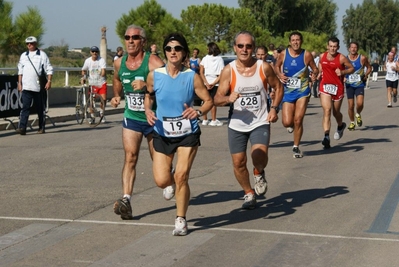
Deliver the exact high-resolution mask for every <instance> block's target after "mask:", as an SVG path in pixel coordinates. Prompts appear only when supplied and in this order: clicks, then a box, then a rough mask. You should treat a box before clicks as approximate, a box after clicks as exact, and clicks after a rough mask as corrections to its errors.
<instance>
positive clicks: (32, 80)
mask: <svg viewBox="0 0 399 267" xmlns="http://www.w3.org/2000/svg"><path fill="white" fill-rule="evenodd" d="M29 59H30V61H32V63H33V65H32V64H31V62H30V61H29ZM35 69H36V71H37V73H38V74H39V75H40V74H41V73H42V70H44V72H45V73H46V75H52V74H53V66H51V64H50V60H49V58H48V57H47V54H46V53H45V52H43V51H41V50H39V49H37V50H36V51H32V52H31V51H27V52H24V53H22V55H21V57H20V59H19V62H18V75H22V90H28V91H34V92H40V85H39V83H38V79H39V78H38V76H37V73H36V71H35Z"/></svg>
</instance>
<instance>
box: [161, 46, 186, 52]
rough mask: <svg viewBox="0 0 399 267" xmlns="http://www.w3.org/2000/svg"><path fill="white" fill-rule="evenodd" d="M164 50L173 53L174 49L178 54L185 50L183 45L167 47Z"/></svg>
mask: <svg viewBox="0 0 399 267" xmlns="http://www.w3.org/2000/svg"><path fill="white" fill-rule="evenodd" d="M164 49H165V51H166V52H172V49H173V50H175V51H176V52H181V51H183V50H184V47H183V46H181V45H175V46H170V45H168V46H165V48H164Z"/></svg>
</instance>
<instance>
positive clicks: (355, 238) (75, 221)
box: [0, 216, 399, 242]
mask: <svg viewBox="0 0 399 267" xmlns="http://www.w3.org/2000/svg"><path fill="white" fill-rule="evenodd" d="M0 219H3V220H22V221H54V222H71V223H88V224H113V225H132V226H153V227H167V228H170V229H172V228H173V227H174V225H170V224H158V223H137V222H129V221H119V222H113V221H98V220H70V219H52V218H25V217H2V216H0ZM188 228H189V229H207V230H211V231H227V232H246V233H259V234H275V235H291V236H304V237H319V238H331V239H350V240H368V241H384V242H399V239H397V238H378V237H362V236H343V235H326V234H312V233H299V232H287V231H272V230H260V229H241V228H225V227H219V228H212V227H203V226H201V227H197V226H192V225H189V226H188Z"/></svg>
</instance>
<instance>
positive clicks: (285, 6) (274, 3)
mask: <svg viewBox="0 0 399 267" xmlns="http://www.w3.org/2000/svg"><path fill="white" fill-rule="evenodd" d="M238 4H239V5H240V7H245V8H249V9H250V10H251V13H252V14H253V15H254V16H255V18H256V20H257V21H258V22H259V23H260V24H261V25H262V27H263V28H264V29H268V30H269V31H270V32H271V33H272V35H273V36H276V35H279V36H283V35H284V33H285V32H288V31H292V30H300V31H308V32H312V33H314V34H322V33H325V34H327V35H335V34H336V28H337V25H336V23H335V13H336V12H337V9H338V7H337V5H336V4H335V3H334V2H333V1H332V0H238Z"/></svg>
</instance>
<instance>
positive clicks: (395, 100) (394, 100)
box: [392, 95, 398, 103]
mask: <svg viewBox="0 0 399 267" xmlns="http://www.w3.org/2000/svg"><path fill="white" fill-rule="evenodd" d="M392 97H393V99H392V101H393V102H394V103H396V102H398V96H397V95H393V96H392Z"/></svg>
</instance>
